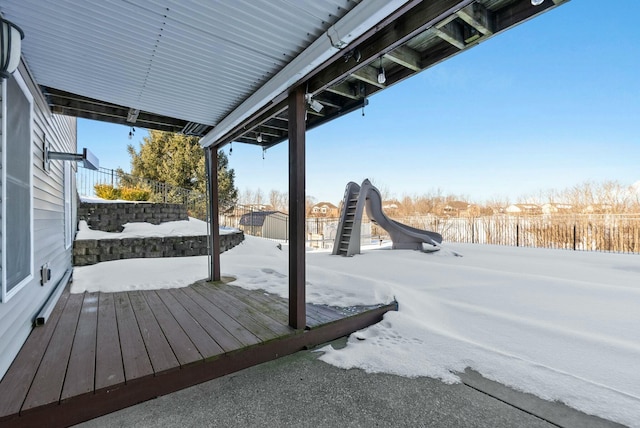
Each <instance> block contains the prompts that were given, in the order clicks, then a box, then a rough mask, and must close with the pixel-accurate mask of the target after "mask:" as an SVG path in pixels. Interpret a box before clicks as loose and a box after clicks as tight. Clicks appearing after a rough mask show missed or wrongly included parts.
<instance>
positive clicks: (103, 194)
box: [93, 184, 120, 201]
mask: <svg viewBox="0 0 640 428" xmlns="http://www.w3.org/2000/svg"><path fill="white" fill-rule="evenodd" d="M93 189H94V190H95V192H96V196H97V197H99V198H101V199H107V200H110V201H113V200H114V199H120V189H117V188H115V187H113V186H112V185H110V184H96V185H95V186H93Z"/></svg>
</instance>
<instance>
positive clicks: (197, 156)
mask: <svg viewBox="0 0 640 428" xmlns="http://www.w3.org/2000/svg"><path fill="white" fill-rule="evenodd" d="M127 151H128V152H129V155H130V156H131V175H133V176H136V177H143V178H147V179H150V180H155V181H159V182H162V183H167V184H170V185H172V186H177V187H181V188H184V189H189V190H195V191H198V192H201V193H206V191H207V181H206V171H205V158H204V150H202V147H200V144H199V142H198V138H197V137H189V136H186V135H182V134H174V133H171V132H163V131H153V130H152V131H149V136H148V137H144V138H143V142H142V143H140V148H139V151H136V149H135V148H134V147H133V146H132V145H129V146H128V147H127ZM228 165H229V160H228V159H227V156H226V155H225V153H224V152H223V151H219V152H218V194H219V204H220V205H219V206H220V210H221V211H225V210H226V209H228V208H230V207H231V206H232V205H234V204H235V202H236V200H237V198H238V189H236V187H235V184H234V178H235V172H234V170H233V169H229V168H228Z"/></svg>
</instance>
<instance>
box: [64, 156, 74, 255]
mask: <svg viewBox="0 0 640 428" xmlns="http://www.w3.org/2000/svg"><path fill="white" fill-rule="evenodd" d="M63 165H64V183H63V185H64V195H63V197H64V248H65V249H69V247H71V243H72V242H73V212H72V209H71V202H72V197H73V193H72V190H73V181H72V169H71V162H63Z"/></svg>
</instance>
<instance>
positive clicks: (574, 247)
mask: <svg viewBox="0 0 640 428" xmlns="http://www.w3.org/2000/svg"><path fill="white" fill-rule="evenodd" d="M575 250H576V225H575V224H574V225H573V251H575Z"/></svg>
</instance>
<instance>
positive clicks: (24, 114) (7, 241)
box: [1, 73, 33, 301]
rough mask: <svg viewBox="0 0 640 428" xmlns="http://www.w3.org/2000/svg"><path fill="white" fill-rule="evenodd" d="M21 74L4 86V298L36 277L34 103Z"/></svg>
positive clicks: (2, 292) (8, 80)
mask: <svg viewBox="0 0 640 428" xmlns="http://www.w3.org/2000/svg"><path fill="white" fill-rule="evenodd" d="M32 101H33V99H32V98H31V94H30V93H29V91H28V90H27V88H26V85H25V83H24V81H23V80H22V79H21V78H20V76H19V75H17V73H16V75H15V77H10V78H8V79H6V80H5V81H4V84H3V85H2V177H1V179H2V231H3V232H4V233H3V234H2V287H1V288H2V290H1V297H2V301H6V300H7V299H9V298H10V297H11V296H13V295H14V294H15V293H17V292H18V290H20V288H22V287H23V286H24V285H25V284H27V283H28V282H29V281H30V280H31V279H32V278H33V211H32V186H31V184H32V183H31V177H32V171H31V167H32V164H33V162H32V160H31V153H32V147H31V109H32V107H31V105H32Z"/></svg>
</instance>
